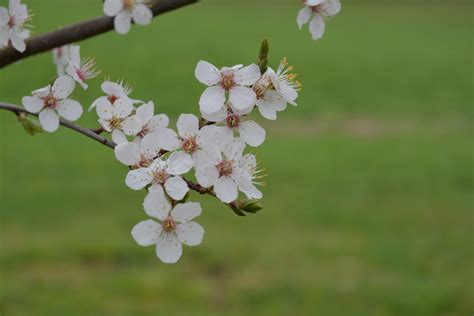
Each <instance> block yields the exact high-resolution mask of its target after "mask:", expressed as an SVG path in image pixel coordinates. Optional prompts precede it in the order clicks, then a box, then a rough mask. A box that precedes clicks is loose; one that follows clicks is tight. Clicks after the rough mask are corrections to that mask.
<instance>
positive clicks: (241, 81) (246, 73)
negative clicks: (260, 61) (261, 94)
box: [234, 64, 261, 86]
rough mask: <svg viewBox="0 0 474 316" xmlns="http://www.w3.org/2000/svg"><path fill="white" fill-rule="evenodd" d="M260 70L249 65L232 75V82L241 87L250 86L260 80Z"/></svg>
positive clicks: (255, 66)
mask: <svg viewBox="0 0 474 316" xmlns="http://www.w3.org/2000/svg"><path fill="white" fill-rule="evenodd" d="M260 76H261V75H260V68H259V67H258V66H257V65H256V64H251V65H249V66H247V67H244V68H241V69H239V70H237V71H235V73H234V81H235V82H236V83H237V84H238V85H241V86H251V85H253V84H254V83H255V82H257V81H258V79H260Z"/></svg>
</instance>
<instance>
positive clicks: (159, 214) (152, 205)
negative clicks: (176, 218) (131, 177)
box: [143, 185, 171, 220]
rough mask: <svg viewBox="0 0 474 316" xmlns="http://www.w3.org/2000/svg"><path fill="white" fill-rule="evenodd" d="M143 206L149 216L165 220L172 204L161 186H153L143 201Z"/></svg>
mask: <svg viewBox="0 0 474 316" xmlns="http://www.w3.org/2000/svg"><path fill="white" fill-rule="evenodd" d="M143 207H144V209H145V212H146V213H147V215H148V216H151V217H155V218H158V219H160V220H165V219H166V218H167V217H168V216H169V214H170V211H171V205H170V203H169V202H168V200H167V199H166V197H165V193H164V192H163V188H162V187H161V186H159V185H158V186H153V187H152V188H150V192H148V194H147V196H146V197H145V201H144V202H143Z"/></svg>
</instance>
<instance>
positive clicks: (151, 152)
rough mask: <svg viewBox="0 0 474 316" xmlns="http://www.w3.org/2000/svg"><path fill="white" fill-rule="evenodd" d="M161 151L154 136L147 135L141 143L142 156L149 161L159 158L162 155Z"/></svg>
mask: <svg viewBox="0 0 474 316" xmlns="http://www.w3.org/2000/svg"><path fill="white" fill-rule="evenodd" d="M160 149H161V148H160V146H159V145H158V143H157V141H156V139H155V137H154V135H153V134H148V135H145V137H143V139H142V141H141V143H140V154H141V155H143V157H144V158H146V159H149V160H151V159H154V158H155V157H157V156H158V154H159V153H160Z"/></svg>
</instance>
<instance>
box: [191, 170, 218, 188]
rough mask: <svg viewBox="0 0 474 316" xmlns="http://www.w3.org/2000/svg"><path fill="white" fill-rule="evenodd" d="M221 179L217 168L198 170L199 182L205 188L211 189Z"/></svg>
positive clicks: (197, 177)
mask: <svg viewBox="0 0 474 316" xmlns="http://www.w3.org/2000/svg"><path fill="white" fill-rule="evenodd" d="M218 178H219V171H218V170H217V168H216V167H215V166H209V167H206V168H198V169H196V179H197V182H198V183H199V184H200V185H202V186H203V187H205V188H210V187H212V186H213V185H214V183H216V181H217V179H218Z"/></svg>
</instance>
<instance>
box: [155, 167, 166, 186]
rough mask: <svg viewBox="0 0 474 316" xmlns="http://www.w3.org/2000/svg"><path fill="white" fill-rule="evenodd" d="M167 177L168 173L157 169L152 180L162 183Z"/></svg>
mask: <svg viewBox="0 0 474 316" xmlns="http://www.w3.org/2000/svg"><path fill="white" fill-rule="evenodd" d="M168 178H169V174H167V173H166V171H164V170H158V171H157V172H155V173H154V174H153V180H154V181H155V182H156V183H158V184H164V183H165V182H166V179H168Z"/></svg>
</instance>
